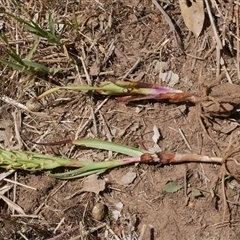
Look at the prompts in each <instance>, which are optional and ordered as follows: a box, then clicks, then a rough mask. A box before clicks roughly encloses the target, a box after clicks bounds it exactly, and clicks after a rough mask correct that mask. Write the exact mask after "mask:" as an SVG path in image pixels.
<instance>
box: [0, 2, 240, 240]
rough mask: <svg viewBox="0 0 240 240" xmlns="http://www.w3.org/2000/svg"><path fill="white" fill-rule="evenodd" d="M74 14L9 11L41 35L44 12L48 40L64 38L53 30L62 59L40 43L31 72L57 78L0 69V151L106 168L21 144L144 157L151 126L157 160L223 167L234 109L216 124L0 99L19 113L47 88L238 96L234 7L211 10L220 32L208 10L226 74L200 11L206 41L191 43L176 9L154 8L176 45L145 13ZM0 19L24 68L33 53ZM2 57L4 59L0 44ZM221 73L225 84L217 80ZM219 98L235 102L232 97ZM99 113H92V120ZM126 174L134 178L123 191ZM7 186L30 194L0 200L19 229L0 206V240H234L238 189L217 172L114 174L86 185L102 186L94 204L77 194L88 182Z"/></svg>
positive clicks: (181, 116) (151, 107)
mask: <svg viewBox="0 0 240 240" xmlns="http://www.w3.org/2000/svg"><path fill="white" fill-rule="evenodd" d="M80 2H81V3H78V1H71V0H69V1H67V3H65V1H62V3H61V1H60V2H59V1H52V2H51V1H43V0H42V1H36V2H34V1H30V2H29V3H27V4H26V5H25V4H23V3H22V2H21V1H19V5H18V6H17V7H16V10H14V14H16V15H18V16H21V17H22V18H26V19H29V18H35V19H38V20H39V23H40V24H42V26H45V27H46V26H47V20H46V19H47V17H46V16H47V13H48V12H51V13H52V16H53V19H54V21H56V23H58V24H56V25H55V27H56V29H58V28H59V29H61V27H62V25H61V23H64V24H66V28H65V29H64V30H63V32H62V36H61V39H62V41H63V42H64V46H65V47H66V52H67V53H68V54H69V56H66V54H65V53H66V52H64V50H63V49H61V48H60V47H59V46H55V45H54V44H51V43H49V42H47V41H41V42H40V44H39V46H38V48H37V50H36V52H35V53H34V54H33V59H32V60H33V61H36V62H39V63H41V64H44V65H46V66H48V67H51V68H56V67H61V69H62V71H60V72H58V73H56V74H55V75H53V74H52V75H51V74H50V75H46V74H37V75H34V76H31V75H27V74H25V73H22V72H19V71H15V70H13V69H12V68H10V67H6V66H5V65H4V64H2V63H1V65H0V66H1V84H2V88H1V95H0V96H1V99H2V101H1V107H0V111H1V115H0V116H1V117H0V141H1V147H2V148H5V149H17V150H31V151H36V152H41V153H46V154H51V155H59V156H60V154H63V155H65V156H68V157H71V158H75V159H77V158H79V157H85V158H86V159H89V161H103V160H104V159H106V158H108V157H109V156H111V153H107V152H103V151H100V150H82V149H80V148H79V147H73V146H69V145H61V146H57V147H50V146H38V145H36V144H33V143H32V142H30V141H29V140H31V141H34V142H38V141H39V142H54V141H59V140H64V139H75V138H82V137H84V138H99V139H104V140H109V141H113V142H119V143H123V144H126V145H129V146H134V147H138V146H139V147H143V146H144V147H145V148H146V149H151V148H153V147H154V145H155V144H154V141H153V139H152V137H153V128H154V126H156V127H157V128H158V129H159V132H160V138H159V141H158V149H157V150H158V151H164V152H172V153H176V152H178V153H196V154H202V155H208V156H220V157H221V156H224V155H225V153H226V149H227V148H229V144H230V147H231V139H238V138H239V112H238V106H237V105H238V104H239V103H240V102H237V104H234V107H233V108H232V109H230V110H229V111H231V113H230V112H229V111H228V114H223V115H221V114H218V116H215V115H214V114H209V113H211V111H215V112H216V108H217V106H216V105H214V107H213V108H212V110H211V111H210V110H209V108H208V109H207V108H206V105H204V106H203V105H202V106H200V105H197V106H195V105H192V104H188V103H181V104H170V103H168V102H157V101H154V100H151V101H140V102H134V103H131V104H127V103H122V102H117V101H116V100H115V99H114V98H112V97H110V98H107V97H104V96H100V95H96V94H93V93H83V92H71V91H60V92H58V93H55V94H53V95H51V96H49V97H47V98H45V99H43V100H42V101H41V107H40V110H39V111H38V112H35V113H33V112H30V111H26V110H23V109H22V108H21V107H19V106H17V105H14V104H11V103H7V102H6V101H5V100H4V99H3V97H4V96H8V97H10V98H11V99H14V101H15V102H18V103H21V104H23V105H26V103H27V102H28V101H29V100H30V99H32V98H33V97H36V96H38V95H39V94H41V93H42V92H44V91H46V90H48V89H50V88H51V87H53V86H56V85H57V86H60V85H72V84H82V85H83V84H84V85H86V84H92V85H97V84H98V83H99V82H101V81H104V80H107V79H132V80H135V81H143V82H147V83H154V84H160V85H164V86H171V87H174V88H176V89H180V90H183V91H190V92H192V93H194V94H196V95H198V96H202V97H206V96H208V95H209V93H210V92H211V91H210V87H212V85H213V83H214V84H215V85H217V86H218V85H220V84H222V83H226V82H228V81H229V78H230V79H231V81H232V82H233V83H234V84H236V85H239V80H240V79H238V71H239V66H238V64H239V62H237V54H239V49H237V46H239V43H238V45H237V38H235V37H234V36H233V35H236V29H237V28H239V26H238V25H237V20H236V18H238V22H239V16H240V13H239V11H240V10H239V9H240V6H239V3H234V2H233V1H227V2H226V3H224V2H223V1H216V4H217V6H218V8H219V11H220V12H221V13H222V15H223V16H227V17H226V18H225V25H224V26H222V24H221V23H222V21H223V16H222V15H219V13H218V10H217V9H216V7H214V6H211V9H212V13H213V15H214V19H215V22H216V27H217V30H218V32H219V35H220V37H221V39H223V38H224V37H225V38H224V39H225V45H224V47H223V50H222V51H221V52H220V54H221V57H222V59H223V60H224V64H219V62H218V57H217V48H216V41H215V38H214V34H213V30H212V26H211V24H210V20H209V17H208V14H207V11H206V13H205V24H204V29H203V31H202V33H201V35H200V36H199V38H198V39H196V38H195V37H194V35H193V34H191V33H190V32H189V31H188V29H187V28H186V26H185V24H184V22H183V19H182V16H181V12H180V8H179V4H178V1H173V2H170V1H159V3H160V5H161V6H162V7H163V8H164V10H165V11H166V13H167V14H168V15H169V16H170V18H171V19H172V21H173V23H174V25H175V27H176V30H177V32H178V34H179V41H180V44H179V43H177V41H176V38H175V37H174V34H173V32H172V31H171V29H170V27H169V25H168V23H167V21H166V19H165V18H164V16H163V15H162V14H161V13H160V11H159V10H158V9H157V8H156V7H155V5H154V4H153V3H152V1H147V0H133V1H124V0H117V1H80ZM175 2H176V3H175ZM212 2H215V1H212ZM0 5H1V2H0ZM1 8H5V10H6V11H13V9H15V8H14V5H13V2H12V1H9V2H8V3H4V1H3V5H2V6H1ZM236 9H237V10H236ZM226 12H228V15H226ZM28 17H29V18H28ZM1 19H2V20H1V21H4V22H5V29H4V31H5V34H6V35H7V37H8V39H9V42H11V44H12V46H14V47H17V49H18V51H19V55H20V56H21V57H22V58H24V57H25V56H26V53H27V52H28V51H29V50H30V49H31V47H32V44H33V42H34V41H33V40H31V36H30V35H29V34H28V33H26V30H25V29H24V28H23V26H21V25H18V26H17V27H16V21H15V20H13V19H11V18H10V17H7V16H5V15H4V14H3V15H1ZM18 24H19V23H18ZM15 27H16V28H15ZM223 27H224V30H223ZM1 31H3V30H1ZM59 31H61V30H59ZM223 33H224V34H225V35H224V36H223ZM59 34H60V33H59ZM16 36H17V38H16ZM238 37H239V36H238ZM238 41H239V38H238ZM0 52H1V55H2V56H5V57H7V56H6V53H5V45H4V43H3V42H0ZM163 62H164V64H165V68H164V72H165V73H169V71H172V73H174V74H177V75H178V76H179V80H178V81H177V83H176V84H172V82H170V83H169V82H168V81H163V79H162V77H161V76H160V73H161V69H160V68H159V66H160V65H161V64H163ZM161 66H162V65H161ZM84 68H85V69H86V70H84ZM218 69H219V71H218ZM220 73H225V74H224V76H222V77H221V78H218V76H219V74H220ZM169 74H170V73H169ZM226 74H228V75H229V78H227V77H226ZM217 79H218V80H219V81H218V82H217V83H216V81H215V80H217ZM238 87H239V86H238ZM216 89H217V88H215V93H214V94H215V95H214V97H216V96H217V97H221V96H222V93H220V92H218V93H219V95H220V96H218V95H216V94H217V93H216ZM219 91H220V90H219ZM221 91H222V90H221ZM228 95H229V96H232V99H233V98H234V99H236V98H238V99H239V93H236V91H235V89H232V90H231V91H230V92H228ZM106 99H107V100H106ZM102 103H103V104H102ZM101 104H102V106H101V107H99V106H100V105H101ZM98 107H99V109H100V110H99V111H96V109H98ZM208 107H209V106H208ZM206 109H207V110H206ZM94 111H95V112H96V113H95V114H94V118H93V120H92V116H93V112H94ZM89 119H90V120H89ZM236 141H237V143H238V140H236ZM155 149H156V146H155ZM109 154H110V155H109ZM113 157H115V158H118V157H120V156H117V155H114V154H113ZM62 171H64V169H62ZM2 172H5V169H3V170H2ZM129 173H131V174H132V173H135V174H136V176H135V177H133V178H132V179H130V180H127V182H124V180H126V179H124V176H126V175H128V174H129ZM235 176H236V175H235ZM7 178H8V179H11V180H14V181H17V182H18V183H21V184H24V185H27V186H31V187H32V188H35V190H33V189H29V188H26V186H19V185H13V187H12V188H11V189H10V190H9V191H8V192H7V193H6V194H5V195H6V196H7V197H8V198H9V199H11V200H12V201H14V202H15V203H16V204H17V205H18V206H20V207H21V208H22V209H23V210H24V212H25V213H26V214H27V215H28V217H25V216H19V215H18V213H17V212H16V211H15V212H13V211H12V208H11V207H9V205H7V204H6V202H5V201H3V200H1V201H0V226H1V228H0V238H1V239H140V240H141V239H152V240H153V239H154V240H160V239H168V240H175V239H189V240H190V239H191V240H193V239H196V240H198V239H209V240H210V239H214V240H215V239H216V240H217V239H218V240H220V239H221V240H225V239H231V240H233V239H239V236H240V228H239V225H240V212H239V204H240V202H239V198H240V183H239V180H238V179H237V178H234V177H233V176H231V175H229V174H227V173H226V172H225V171H224V167H223V166H220V165H216V164H199V163H187V164H179V165H169V166H164V167H159V166H155V165H133V166H127V167H123V168H118V169H113V170H112V171H109V172H106V173H104V174H102V175H100V176H98V179H97V180H96V181H94V182H92V185H95V184H96V185H97V184H99V181H100V180H101V181H104V183H105V186H104V189H103V190H101V191H100V192H98V191H96V192H94V191H92V192H91V190H90V188H89V191H86V188H85V190H84V191H81V189H82V187H83V186H84V182H85V179H76V180H71V181H63V180H56V179H54V178H51V177H50V176H48V175H47V173H46V172H37V173H31V172H26V171H17V172H15V173H13V174H11V175H9V176H8V177H7ZM171 181H173V182H175V183H176V184H178V185H181V186H182V188H181V189H180V190H179V191H177V192H174V193H168V192H166V191H165V190H164V186H165V185H166V184H167V183H168V182H171ZM0 184H1V186H5V185H6V182H5V181H4V180H2V181H1V183H0ZM9 184H10V183H9ZM196 192H197V193H198V194H196ZM99 202H100V203H103V204H104V205H105V206H106V207H107V211H106V212H105V213H104V217H103V219H101V220H95V219H94V218H93V216H92V209H93V207H94V205H95V204H96V203H99ZM13 214H14V216H12V215H13ZM116 214H117V215H116Z"/></svg>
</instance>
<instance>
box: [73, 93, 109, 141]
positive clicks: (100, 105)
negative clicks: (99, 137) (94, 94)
mask: <svg viewBox="0 0 240 240" xmlns="http://www.w3.org/2000/svg"><path fill="white" fill-rule="evenodd" d="M109 98H110V96H108V97H107V98H105V99H104V100H103V101H102V103H101V104H99V106H98V107H97V108H96V109H95V111H94V114H97V113H98V111H99V110H100V109H101V107H102V106H103V105H104V104H105V103H106V102H107V101H108V100H109ZM91 120H92V115H90V116H89V118H88V120H87V121H86V122H85V124H84V125H83V126H82V127H81V128H80V126H79V128H78V130H77V132H76V134H75V139H77V138H78V135H79V133H80V132H82V131H83V129H84V128H85V127H86V126H87V125H88V124H89V123H90V121H91Z"/></svg>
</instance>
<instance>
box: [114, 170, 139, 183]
mask: <svg viewBox="0 0 240 240" xmlns="http://www.w3.org/2000/svg"><path fill="white" fill-rule="evenodd" d="M136 177H137V174H136V173H135V172H132V171H131V170H130V171H129V172H127V173H126V174H124V176H122V178H121V179H120V181H119V182H118V183H119V184H121V185H129V184H131V183H132V182H133V181H134V179H135V178H136Z"/></svg>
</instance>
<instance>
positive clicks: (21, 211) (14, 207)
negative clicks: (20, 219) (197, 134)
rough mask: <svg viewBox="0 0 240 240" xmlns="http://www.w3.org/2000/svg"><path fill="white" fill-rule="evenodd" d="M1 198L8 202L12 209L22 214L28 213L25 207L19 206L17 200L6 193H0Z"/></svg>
mask: <svg viewBox="0 0 240 240" xmlns="http://www.w3.org/2000/svg"><path fill="white" fill-rule="evenodd" d="M0 198H1V199H2V200H3V201H4V202H5V203H7V205H8V206H9V207H11V208H12V209H14V210H15V211H17V212H18V213H20V214H22V215H26V213H25V212H24V211H23V209H22V208H21V207H20V206H18V205H17V204H16V203H15V202H13V201H12V200H10V199H9V198H7V197H5V196H4V195H2V194H0Z"/></svg>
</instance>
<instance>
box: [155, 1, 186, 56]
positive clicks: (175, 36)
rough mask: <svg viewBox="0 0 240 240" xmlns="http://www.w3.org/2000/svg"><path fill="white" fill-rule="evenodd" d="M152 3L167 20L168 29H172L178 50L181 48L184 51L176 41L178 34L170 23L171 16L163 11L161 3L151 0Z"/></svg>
mask: <svg viewBox="0 0 240 240" xmlns="http://www.w3.org/2000/svg"><path fill="white" fill-rule="evenodd" d="M152 3H153V4H154V5H155V6H156V7H157V9H158V10H159V11H160V12H161V13H162V15H163V16H164V17H165V20H166V21H167V23H168V25H169V27H170V29H171V30H172V32H173V34H174V38H175V40H176V42H177V46H178V48H179V50H181V52H184V51H183V49H182V46H181V44H180V43H179V41H178V38H177V36H178V37H179V35H178V32H177V31H176V29H175V26H174V24H173V23H172V20H171V18H170V17H169V16H168V14H167V13H166V12H165V10H164V9H163V8H162V7H161V5H159V3H158V2H157V1H156V0H152ZM179 39H180V37H179Z"/></svg>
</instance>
